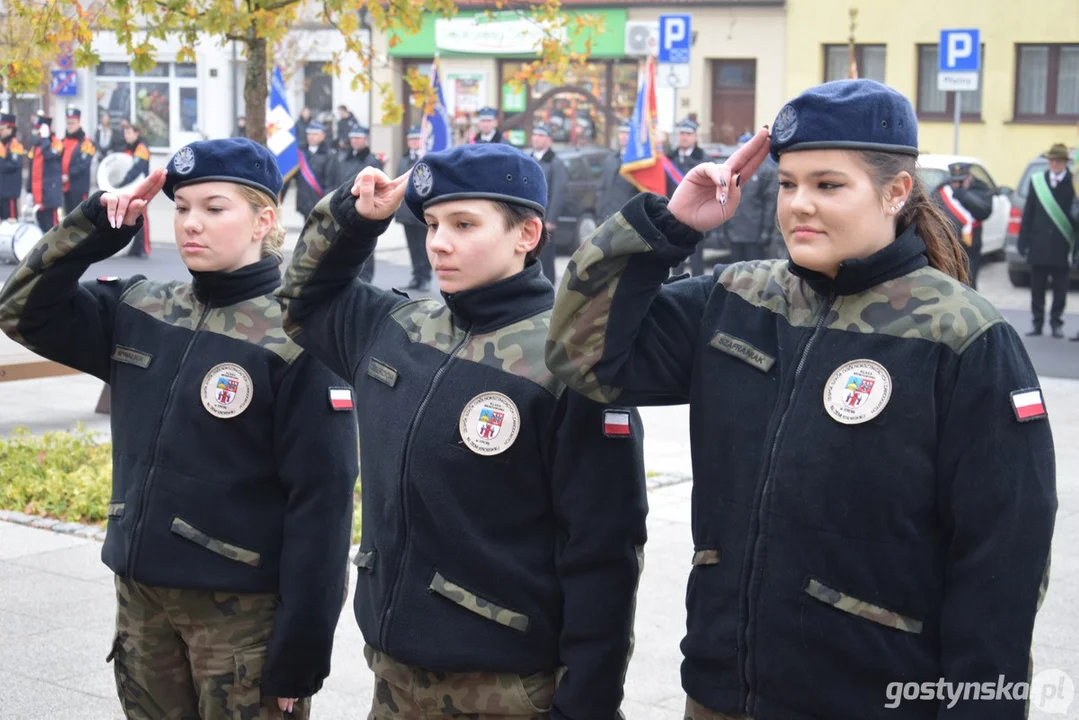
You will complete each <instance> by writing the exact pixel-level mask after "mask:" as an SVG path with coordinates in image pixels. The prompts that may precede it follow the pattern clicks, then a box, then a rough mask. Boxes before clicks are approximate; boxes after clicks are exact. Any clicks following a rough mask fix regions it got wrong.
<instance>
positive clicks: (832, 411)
mask: <svg viewBox="0 0 1079 720" xmlns="http://www.w3.org/2000/svg"><path fill="white" fill-rule="evenodd" d="M891 397H892V376H891V375H889V374H888V371H887V370H886V369H885V368H884V366H883V365H881V364H880V363H878V362H876V361H874V360H866V359H862V360H852V361H851V362H847V363H843V364H842V365H840V366H839V367H838V368H836V370H835V372H833V373H832V375H831V377H829V378H828V382H827V383H825V385H824V409H825V410H826V411H827V412H828V414H829V415H830V416H831V417H832V419H833V420H835V421H836V422H840V423H843V424H844V425H859V424H861V423H864V422H869V421H870V420H872V419H873V418H875V417H877V416H878V415H880V414H881V412H883V411H884V408H885V406H886V405H887V404H888V400H890V399H891Z"/></svg>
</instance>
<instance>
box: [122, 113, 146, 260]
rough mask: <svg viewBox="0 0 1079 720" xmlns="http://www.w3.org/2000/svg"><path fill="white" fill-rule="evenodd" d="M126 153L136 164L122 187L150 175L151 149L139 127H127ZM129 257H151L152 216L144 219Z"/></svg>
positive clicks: (125, 128) (129, 171) (129, 251)
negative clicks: (147, 145)
mask: <svg viewBox="0 0 1079 720" xmlns="http://www.w3.org/2000/svg"><path fill="white" fill-rule="evenodd" d="M124 152H125V153H127V154H128V155H130V156H131V157H133V158H135V164H134V165H132V166H131V169H130V170H128V171H127V174H126V175H124V179H123V180H121V181H120V187H124V186H126V185H129V184H130V183H133V182H135V181H136V180H138V179H139V178H140V177H142V176H144V175H146V176H148V175H149V174H150V149H149V148H148V147H146V143H144V142H143V141H142V128H141V127H139V126H138V125H126V126H125V127H124ZM127 255H128V257H137V258H148V257H150V214H149V213H146V214H145V215H144V216H143V219H142V228H141V229H139V231H138V233H136V234H135V238H134V239H133V240H132V241H131V249H130V250H128V251H127Z"/></svg>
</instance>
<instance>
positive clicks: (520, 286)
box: [442, 260, 554, 333]
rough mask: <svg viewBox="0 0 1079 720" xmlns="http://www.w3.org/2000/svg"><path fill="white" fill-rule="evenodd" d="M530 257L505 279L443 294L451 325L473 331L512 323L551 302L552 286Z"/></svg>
mask: <svg viewBox="0 0 1079 720" xmlns="http://www.w3.org/2000/svg"><path fill="white" fill-rule="evenodd" d="M542 270H543V268H542V266H541V265H540V263H539V262H537V261H535V260H533V261H531V262H530V263H528V264H527V265H526V266H525V269H524V270H522V271H521V272H519V273H517V274H516V275H512V276H510V277H508V278H506V279H504V280H498V281H496V282H493V283H490V284H488V285H484V286H482V287H478V288H473V289H471V290H462V291H461V292H458V293H442V297H443V299H444V300H445V301H446V306H447V307H448V308H449V309H450V312H451V313H453V320H454V324H455V325H457V326H458V327H468V328H470V329H471V331H472V332H473V333H482V332H488V331H491V330H497V329H498V328H501V327H505V326H507V325H511V324H513V323H515V322H518V321H520V320H524V319H525V318H528V317H532V316H533V315H536V314H537V313H540V312H543V311H544V310H549V309H550V308H551V307H552V306H553V305H554V287H553V286H552V285H551V283H550V281H549V280H548V279H547V276H546V275H544V274H543V272H542Z"/></svg>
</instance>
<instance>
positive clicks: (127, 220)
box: [101, 168, 168, 228]
mask: <svg viewBox="0 0 1079 720" xmlns="http://www.w3.org/2000/svg"><path fill="white" fill-rule="evenodd" d="M167 174H168V171H167V170H165V168H158V169H157V170H154V171H153V172H152V173H150V174H149V175H148V176H146V178H144V179H143V181H142V182H140V183H139V184H138V185H136V186H135V189H134V190H132V191H131V192H127V193H123V194H122V195H117V194H115V193H105V194H104V195H102V196H101V204H102V206H104V207H105V208H106V210H107V212H108V217H109V225H111V226H112V227H114V228H118V227H120V225H134V224H135V222H136V221H137V220H138V219H139V215H142V214H143V213H144V212H146V208H147V206H149V204H150V201H151V200H153V199H154V195H157V194H158V193H159V192H161V188H163V187H165V178H166V176H167Z"/></svg>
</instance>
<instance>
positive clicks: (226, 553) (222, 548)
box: [170, 517, 262, 567]
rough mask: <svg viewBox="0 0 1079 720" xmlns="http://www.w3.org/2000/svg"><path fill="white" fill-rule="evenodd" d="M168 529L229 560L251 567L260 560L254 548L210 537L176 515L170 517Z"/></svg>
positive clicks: (256, 564) (257, 564) (255, 565)
mask: <svg viewBox="0 0 1079 720" xmlns="http://www.w3.org/2000/svg"><path fill="white" fill-rule="evenodd" d="M170 529H171V530H172V532H173V533H174V534H176V535H179V536H180V537H182V538H183V539H185V540H190V541H191V542H193V543H195V544H196V545H198V546H200V547H204V548H206V549H207V550H209V551H210V552H212V553H216V554H218V555H220V556H221V557H224V558H228V559H229V560H235V561H236V562H239V563H243V564H244V565H250V566H251V567H258V566H259V564H260V563H261V562H262V556H261V555H259V553H257V552H255V551H254V550H247V549H246V548H242V547H240V546H239V545H233V544H232V543H227V542H225V541H224V540H218V539H217V538H214V537H210V536H209V535H207V534H206V533H204V532H203V531H201V530H199V529H198V528H196V527H195V526H193V525H191V523H189V522H187V521H186V520H182V519H180V518H178V517H174V518H173V519H172V527H171V528H170Z"/></svg>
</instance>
